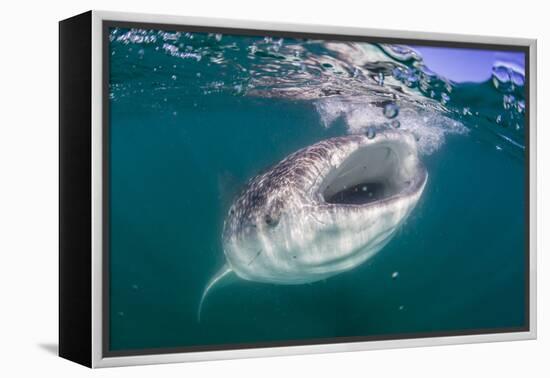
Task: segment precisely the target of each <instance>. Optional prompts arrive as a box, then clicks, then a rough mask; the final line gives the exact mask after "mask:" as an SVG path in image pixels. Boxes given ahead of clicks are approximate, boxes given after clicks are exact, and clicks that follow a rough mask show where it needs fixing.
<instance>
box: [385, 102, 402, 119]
mask: <svg viewBox="0 0 550 378" xmlns="http://www.w3.org/2000/svg"><path fill="white" fill-rule="evenodd" d="M398 114H399V106H397V104H395V103H394V102H389V103H387V104H386V105H384V115H385V116H386V118H395V117H397V115H398Z"/></svg>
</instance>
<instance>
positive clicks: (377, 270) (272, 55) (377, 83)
mask: <svg viewBox="0 0 550 378" xmlns="http://www.w3.org/2000/svg"><path fill="white" fill-rule="evenodd" d="M59 26H60V66H59V69H60V110H59V114H60V250H59V253H60V255H59V256H60V270H59V283H60V285H59V288H60V297H59V300H60V308H59V311H60V313H59V315H60V316H59V319H60V327H59V330H60V331H59V342H60V345H59V347H60V349H59V351H60V355H61V356H62V357H65V358H67V359H70V360H73V361H75V362H78V363H80V364H83V365H86V366H90V367H107V366H121V365H135V364H149V363H164V362H180V361H199V360H210V359H225V358H238V357H254V356H272V355H287V354H299V353H318V352H338V351H354V350H366V349H377V348H393V347H409V346H424V345H442V344H453V343H470V342H487V341H500V340H520V339H531V338H534V337H535V336H536V324H535V323H536V307H535V306H536V296H535V274H536V261H535V257H536V256H535V249H536V248H535V228H536V227H535V219H536V214H535V210H536V207H535V206H536V204H535V200H536V193H535V188H536V184H535V178H536V170H535V166H536V165H535V156H536V154H535V146H536V129H535V117H536V109H535V103H536V90H535V89H536V76H535V75H536V65H535V64H536V42H535V41H534V40H526V39H515V38H500V37H499V38H496V37H481V36H464V35H446V34H432V33H413V32H405V31H384V30H372V29H356V28H343V27H325V26H313V25H293V24H268V23H260V22H249V21H247V22H244V21H229V20H218V19H201V18H186V17H175V16H159V15H144V14H130V13H112V12H96V11H91V12H87V13H84V14H81V15H79V16H75V17H73V18H70V19H67V20H64V21H61V22H60V24H59Z"/></svg>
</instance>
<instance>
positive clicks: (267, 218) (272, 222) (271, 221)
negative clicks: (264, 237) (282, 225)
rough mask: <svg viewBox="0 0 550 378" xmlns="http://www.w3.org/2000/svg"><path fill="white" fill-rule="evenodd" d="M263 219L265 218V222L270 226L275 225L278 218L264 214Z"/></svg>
mask: <svg viewBox="0 0 550 378" xmlns="http://www.w3.org/2000/svg"><path fill="white" fill-rule="evenodd" d="M264 220H265V223H266V224H267V225H268V226H270V227H275V226H276V225H277V224H278V223H279V218H278V217H274V216H273V215H271V214H266V216H265V218H264Z"/></svg>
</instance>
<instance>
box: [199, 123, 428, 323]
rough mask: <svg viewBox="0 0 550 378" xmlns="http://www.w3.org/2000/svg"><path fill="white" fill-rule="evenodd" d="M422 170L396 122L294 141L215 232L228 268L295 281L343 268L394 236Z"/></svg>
mask: <svg viewBox="0 0 550 378" xmlns="http://www.w3.org/2000/svg"><path fill="white" fill-rule="evenodd" d="M427 180H428V173H427V171H426V169H425V167H424V166H423V164H422V162H421V161H420V159H419V155H418V149H417V143H416V139H415V137H414V135H412V134H411V133H409V132H406V131H403V130H395V129H388V130H381V131H379V132H377V133H376V134H375V133H374V132H373V131H372V130H371V132H369V133H367V134H356V135H347V136H341V137H334V138H330V139H326V140H323V141H320V142H318V143H315V144H313V145H311V146H308V147H305V148H303V149H300V150H298V151H296V152H294V153H292V154H291V155H289V156H287V157H286V158H284V159H283V160H282V161H280V162H279V163H277V164H275V165H273V166H272V167H271V168H269V169H267V170H265V171H264V172H263V173H261V174H259V175H257V176H255V177H253V178H252V179H251V180H249V182H248V183H247V184H246V186H245V188H244V189H243V191H242V192H241V194H240V195H239V196H238V197H237V198H236V199H235V201H234V202H233V203H232V205H231V207H230V208H229V211H228V213H227V216H226V218H225V221H224V225H223V231H222V244H223V252H224V255H225V263H224V265H223V266H222V267H221V269H220V270H219V271H218V272H217V273H216V274H215V275H214V276H213V277H212V278H211V279H210V281H209V282H208V283H207V285H206V287H205V289H204V291H203V293H202V296H201V299H200V303H199V309H198V319H199V321H200V317H201V311H202V307H203V305H204V301H205V299H206V297H207V295H208V293H209V292H210V291H211V290H212V289H213V288H214V287H215V286H217V285H219V284H220V283H221V282H222V281H226V280H227V279H228V278H229V277H233V278H240V279H243V280H248V281H254V282H262V283H270V284H281V285H298V284H305V283H312V282H315V281H319V280H324V279H326V278H328V277H331V276H334V275H336V274H340V273H343V272H346V271H349V270H351V269H353V268H355V267H357V266H359V265H361V264H362V263H364V262H365V261H367V260H368V259H369V258H371V257H372V256H374V255H375V254H376V253H377V252H379V251H380V250H381V249H382V248H383V247H384V246H385V245H386V244H387V243H388V242H389V241H390V240H391V239H392V237H393V236H394V235H395V233H396V230H397V229H398V228H399V226H400V225H402V224H403V222H404V220H405V219H406V218H407V217H408V216H409V214H410V213H411V212H412V210H413V209H414V207H415V206H416V204H417V202H418V200H419V199H420V197H421V195H422V192H423V191H424V187H425V186H426V182H427Z"/></svg>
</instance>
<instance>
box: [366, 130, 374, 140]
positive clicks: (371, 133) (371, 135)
mask: <svg viewBox="0 0 550 378" xmlns="http://www.w3.org/2000/svg"><path fill="white" fill-rule="evenodd" d="M375 136H376V132H375V131H374V129H373V128H372V127H369V128H368V129H367V138H369V139H374V137H375Z"/></svg>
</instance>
